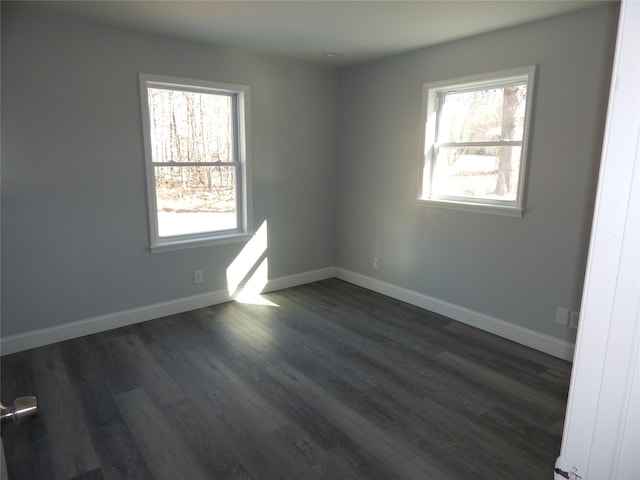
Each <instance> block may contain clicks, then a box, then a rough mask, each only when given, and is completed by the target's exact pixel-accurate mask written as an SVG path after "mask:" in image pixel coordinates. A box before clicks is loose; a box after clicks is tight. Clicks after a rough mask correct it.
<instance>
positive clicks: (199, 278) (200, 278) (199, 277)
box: [193, 270, 204, 285]
mask: <svg viewBox="0 0 640 480" xmlns="http://www.w3.org/2000/svg"><path fill="white" fill-rule="evenodd" d="M203 282H204V274H203V273H202V270H195V271H194V272H193V284H194V285H199V284H201V283H203Z"/></svg>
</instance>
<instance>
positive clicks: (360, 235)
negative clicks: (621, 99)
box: [337, 5, 617, 340]
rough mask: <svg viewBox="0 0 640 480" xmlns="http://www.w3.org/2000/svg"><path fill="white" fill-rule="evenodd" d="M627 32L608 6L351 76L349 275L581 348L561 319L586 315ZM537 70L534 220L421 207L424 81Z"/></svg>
mask: <svg viewBox="0 0 640 480" xmlns="http://www.w3.org/2000/svg"><path fill="white" fill-rule="evenodd" d="M616 23H617V6H616V5H606V6H603V7H597V8H593V9H589V10H586V11H583V12H580V13H576V14H569V15H565V16H561V17H556V18H553V19H549V20H545V21H541V22H536V23H532V24H528V25H525V26H522V27H517V28H512V29H508V30H502V31H498V32H493V33H490V34H485V35H481V36H478V37H474V38H471V39H466V40H461V41H457V42H454V43H450V44H446V45H442V46H438V47H435V48H429V49H424V50H420V51H416V52H412V53H410V54H405V55H402V56H396V57H393V58H389V59H386V60H382V61H378V62H375V63H369V64H365V65H362V66H358V67H353V68H350V69H346V70H343V71H342V72H341V75H340V84H339V111H338V118H339V126H338V178H339V199H338V205H339V210H338V242H337V245H338V266H340V267H342V268H345V269H348V270H351V271H354V272H358V273H361V274H364V275H368V276H373V277H377V278H379V279H380V280H383V281H385V282H389V283H391V284H394V285H397V286H400V287H404V288H407V289H410V290H414V291H416V292H419V293H422V294H426V295H429V296H431V297H435V298H436V299H439V300H443V301H446V302H451V303H453V304H456V305H459V306H463V307H466V308H470V309H472V310H475V311H477V312H480V313H483V314H485V315H490V316H492V317H495V318H498V319H501V320H505V321H508V322H512V323H515V324H517V325H520V326H523V327H526V328H530V329H532V330H535V331H537V332H541V333H544V334H548V335H552V336H554V337H557V338H560V339H566V340H571V337H572V331H570V330H569V329H567V328H566V327H562V326H559V325H556V324H555V314H556V308H557V307H565V308H570V309H573V310H579V306H580V296H581V291H582V282H583V277H584V266H585V260H586V251H587V246H588V236H589V230H590V220H591V214H592V209H593V201H594V196H595V185H596V180H597V172H598V164H599V158H600V149H601V143H602V136H603V128H604V116H605V112H606V106H607V98H608V85H609V79H610V75H611V64H612V55H613V48H614V43H615V30H616ZM532 64H535V65H538V75H537V85H536V93H535V94H536V97H535V102H534V111H533V124H532V131H531V134H532V138H531V145H530V157H529V176H528V182H527V190H526V208H527V210H526V213H525V215H524V217H523V218H522V219H519V218H512V217H505V216H498V215H489V214H481V213H468V212H461V211H452V210H442V209H437V208H429V207H421V206H418V205H417V202H416V198H417V196H418V178H419V173H420V166H421V164H420V161H421V153H420V129H421V128H422V127H421V125H420V106H421V96H422V90H421V89H422V85H423V83H425V82H431V81H438V80H446V79H451V78H456V77H463V76H469V75H474V74H479V73H486V72H491V71H499V70H505V69H509V68H514V67H520V66H526V65H532ZM373 256H379V257H380V270H379V271H374V270H373V269H372V267H371V261H372V257H373Z"/></svg>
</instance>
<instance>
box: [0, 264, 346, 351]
mask: <svg viewBox="0 0 640 480" xmlns="http://www.w3.org/2000/svg"><path fill="white" fill-rule="evenodd" d="M334 275H335V268H333V267H329V268H323V269H320V270H312V271H309V272H303V273H299V274H295V275H288V276H286V277H279V278H274V279H272V280H269V282H268V283H267V286H266V287H265V289H264V291H265V292H267V291H274V290H281V289H283V288H289V287H295V286H296V285H303V284H305V283H310V282H315V281H318V280H324V279H326V278H331V277H333V276H334ZM229 300H231V296H230V295H229V292H227V291H226V290H218V291H215V292H208V293H203V294H200V295H193V296H190V297H183V298H178V299H176V300H170V301H168V302H161V303H156V304H153V305H146V306H143V307H138V308H132V309H129V310H122V311H119V312H115V313H109V314H106V315H98V316H96V317H91V318H87V319H84V320H79V321H76V322H69V323H65V324H62V325H56V326H54V327H49V328H43V329H40V330H33V331H31V332H26V333H21V334H18V335H11V336H8V337H3V338H2V339H1V340H0V352H1V354H2V355H9V354H11V353H16V352H21V351H23V350H28V349H31V348H37V347H42V346H44V345H49V344H52V343H56V342H62V341H64V340H70V339H72V338H78V337H83V336H85V335H91V334H93V333H99V332H104V331H106V330H111V329H114V328H119V327H125V326H127V325H133V324H135V323H140V322H146V321H147V320H153V319H154V318H160V317H165V316H167V315H174V314H176V313H182V312H188V311H189V310H195V309H198V308H203V307H208V306H211V305H217V304H219V303H224V302H228V301H229Z"/></svg>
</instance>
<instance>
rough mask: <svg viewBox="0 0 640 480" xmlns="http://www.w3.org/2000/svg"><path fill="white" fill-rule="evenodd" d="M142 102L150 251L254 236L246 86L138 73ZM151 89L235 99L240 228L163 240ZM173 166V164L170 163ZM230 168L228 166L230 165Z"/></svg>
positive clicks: (221, 242) (237, 190)
mask: <svg viewBox="0 0 640 480" xmlns="http://www.w3.org/2000/svg"><path fill="white" fill-rule="evenodd" d="M139 82H140V102H141V107H142V127H143V134H144V154H145V167H146V169H145V170H146V183H147V205H148V211H149V232H150V249H151V251H152V252H155V251H165V250H176V249H182V248H194V247H201V246H208V245H219V244H224V243H231V242H239V241H243V240H246V239H247V238H249V237H250V236H251V234H250V232H249V228H250V225H251V224H252V215H251V204H252V202H251V181H250V179H251V161H250V151H251V148H250V123H251V122H250V118H249V112H250V88H249V86H247V85H239V84H230V83H220V82H211V81H206V80H194V79H188V78H179V77H170V76H165V75H154V74H146V73H140V74H139ZM148 88H162V89H175V90H180V91H192V92H199V93H216V94H224V95H229V96H231V97H232V99H233V102H232V105H233V106H234V107H235V111H234V116H235V122H234V137H235V149H234V151H235V156H236V158H234V160H233V162H232V163H233V164H234V165H236V182H237V186H236V195H237V199H236V206H237V215H238V220H237V225H238V227H237V228H236V229H233V230H224V231H209V232H203V233H194V234H188V235H176V236H170V237H160V235H159V232H158V216H157V201H156V188H155V173H154V166H156V165H163V164H160V163H157V164H156V163H154V162H153V157H152V151H153V150H152V146H151V135H150V115H149V100H148ZM217 164H223V165H224V162H218V163H215V162H214V163H211V164H210V163H199V164H198V165H217ZM170 165H171V164H170ZM227 165H229V163H227Z"/></svg>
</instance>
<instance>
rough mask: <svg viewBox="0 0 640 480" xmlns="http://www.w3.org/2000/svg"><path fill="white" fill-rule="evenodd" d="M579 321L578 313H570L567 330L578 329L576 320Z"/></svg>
mask: <svg viewBox="0 0 640 480" xmlns="http://www.w3.org/2000/svg"><path fill="white" fill-rule="evenodd" d="M579 319H580V312H571V314H570V315H569V328H575V329H577V328H578V320H579Z"/></svg>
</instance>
